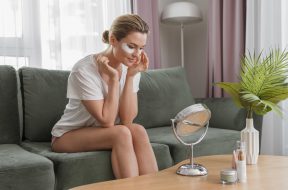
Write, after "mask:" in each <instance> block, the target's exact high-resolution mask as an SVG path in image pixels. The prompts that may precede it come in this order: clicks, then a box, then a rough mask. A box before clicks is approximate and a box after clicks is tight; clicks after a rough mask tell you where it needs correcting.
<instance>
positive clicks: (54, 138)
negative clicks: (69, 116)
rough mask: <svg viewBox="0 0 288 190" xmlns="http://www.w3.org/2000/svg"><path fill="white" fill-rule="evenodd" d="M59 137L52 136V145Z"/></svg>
mask: <svg viewBox="0 0 288 190" xmlns="http://www.w3.org/2000/svg"><path fill="white" fill-rule="evenodd" d="M57 138H58V137H54V136H52V138H51V146H52V145H53V143H54V142H55V140H56V139H57Z"/></svg>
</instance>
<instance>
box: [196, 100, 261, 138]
mask: <svg viewBox="0 0 288 190" xmlns="http://www.w3.org/2000/svg"><path fill="white" fill-rule="evenodd" d="M195 102H196V103H203V104H205V105H206V106H207V107H208V108H209V109H210V111H211V119H210V127H214V128H221V129H231V130H237V131H241V130H242V129H244V128H245V125H246V110H245V109H242V108H238V107H237V106H236V105H235V103H234V102H233V100H232V99H231V98H195ZM253 119H254V127H255V128H256V129H257V130H258V131H259V135H260V137H261V134H262V119H263V117H262V116H259V115H256V114H254V116H253Z"/></svg>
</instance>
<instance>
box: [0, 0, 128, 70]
mask: <svg viewBox="0 0 288 190" xmlns="http://www.w3.org/2000/svg"><path fill="white" fill-rule="evenodd" d="M130 12H131V5H130V0H121V1H119V0H1V1H0V65H1V64H2V65H3V64H8V65H13V66H14V67H15V68H19V67H21V66H31V67H39V68H47V69H62V70H69V69H71V67H72V66H73V64H74V63H75V62H76V61H77V60H79V59H81V58H82V57H84V56H85V55H88V54H90V53H95V52H99V51H102V50H103V49H104V48H105V47H106V45H105V44H104V43H102V32H103V31H104V30H107V29H109V27H110V25H111V23H112V21H113V19H114V18H115V17H117V16H119V15H121V14H125V13H130Z"/></svg>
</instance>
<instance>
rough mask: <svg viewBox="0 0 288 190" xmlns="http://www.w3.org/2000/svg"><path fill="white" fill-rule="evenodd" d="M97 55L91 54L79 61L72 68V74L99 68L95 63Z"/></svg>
mask: <svg viewBox="0 0 288 190" xmlns="http://www.w3.org/2000/svg"><path fill="white" fill-rule="evenodd" d="M95 55H97V54H90V55H87V56H86V57H83V58H82V59H80V60H79V61H77V62H76V63H75V65H74V66H73V68H72V72H80V71H85V70H91V68H92V67H93V68H95V67H96V66H97V65H96V64H95V61H94V60H95Z"/></svg>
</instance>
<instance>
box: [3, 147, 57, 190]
mask: <svg viewBox="0 0 288 190" xmlns="http://www.w3.org/2000/svg"><path fill="white" fill-rule="evenodd" d="M0 163H1V164H0V184H1V186H0V187H1V188H0V189H1V190H8V189H19V190H20V189H21V190H39V189H41V190H46V189H47V190H51V189H54V185H55V176H54V171H53V163H52V162H51V161H50V160H48V159H47V158H44V157H42V156H40V155H37V154H34V153H31V152H28V151H26V150H24V149H23V148H21V147H20V146H19V145H17V144H0Z"/></svg>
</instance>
